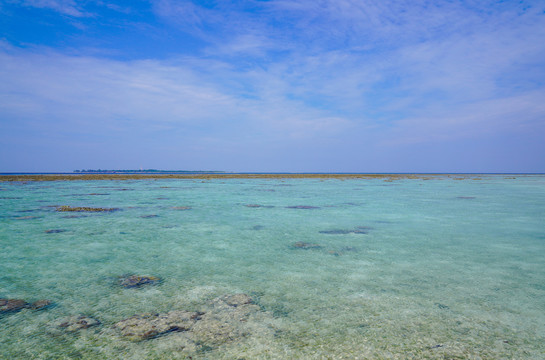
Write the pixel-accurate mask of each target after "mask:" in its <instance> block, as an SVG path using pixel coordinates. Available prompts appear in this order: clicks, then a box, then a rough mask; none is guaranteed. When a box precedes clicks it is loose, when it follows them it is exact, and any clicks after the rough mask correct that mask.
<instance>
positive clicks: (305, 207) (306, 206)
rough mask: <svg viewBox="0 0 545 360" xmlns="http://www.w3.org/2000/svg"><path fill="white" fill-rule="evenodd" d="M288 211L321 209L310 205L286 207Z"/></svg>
mask: <svg viewBox="0 0 545 360" xmlns="http://www.w3.org/2000/svg"><path fill="white" fill-rule="evenodd" d="M286 208H287V209H309V210H311V209H319V207H318V206H309V205H295V206H286Z"/></svg>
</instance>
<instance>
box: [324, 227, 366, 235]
mask: <svg viewBox="0 0 545 360" xmlns="http://www.w3.org/2000/svg"><path fill="white" fill-rule="evenodd" d="M371 229H372V228H371V227H370V226H356V227H355V228H354V229H332V230H321V231H319V233H320V234H328V235H346V234H368V233H369V230H371Z"/></svg>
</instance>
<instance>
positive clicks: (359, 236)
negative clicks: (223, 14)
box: [0, 174, 545, 360]
mask: <svg viewBox="0 0 545 360" xmlns="http://www.w3.org/2000/svg"><path fill="white" fill-rule="evenodd" d="M63 207H64V208H63ZM67 207H71V208H67ZM76 207H82V208H87V210H89V208H94V209H95V210H96V209H98V208H102V209H107V210H108V211H61V210H62V209H65V210H66V209H72V210H77V209H75V208H76ZM80 210H82V209H80ZM131 276H132V279H133V280H134V279H138V280H135V281H134V282H133V283H131V282H130V280H129V281H128V280H127V279H130V278H131ZM127 281H128V282H127ZM139 281H140V282H139ZM127 284H129V286H127ZM0 299H3V300H0V309H2V307H1V305H2V304H4V308H3V309H4V310H0V359H536V360H537V359H540V360H541V359H544V358H545V176H544V175H523V174H522V175H520V174H517V175H501V174H497V175H487V174H485V175H434V176H427V177H415V178H405V177H396V178H386V177H385V178H365V179H357V178H346V179H330V178H311V179H305V178H296V179H289V178H270V179H265V178H259V179H222V178H212V179H141V180H93V181H83V180H74V181H29V182H25V181H22V182H0ZM8 299H10V300H11V302H9V303H8ZM233 299H238V300H236V301H235V300H233ZM14 300H21V301H19V304H24V305H21V306H18V307H17V306H15V307H13V308H11V309H8V305H9V304H16V303H17V302H16V301H14ZM43 300H47V301H43ZM37 302H38V303H37ZM40 303H41V304H42V305H43V306H38V305H36V304H40ZM33 304H34V305H33ZM181 311H186V312H190V313H191V314H194V316H193V315H192V318H191V320H188V322H186V323H187V324H188V325H187V326H186V325H184V326H182V325H180V324H179V323H176V321H174V320H173V322H172V323H168V322H169V321H170V320H169V319H172V318H173V317H174V314H180V313H181ZM127 321H129V322H130V321H133V322H135V324H136V323H138V324H137V325H135V324H133V325H131V326H133V327H131V326H128V325H127V324H128V322H127ZM161 321H162V323H161ZM165 324H166V325H165ZM138 326H140V328H138ZM131 329H132V330H131ZM131 331H132V332H131Z"/></svg>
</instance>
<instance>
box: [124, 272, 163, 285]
mask: <svg viewBox="0 0 545 360" xmlns="http://www.w3.org/2000/svg"><path fill="white" fill-rule="evenodd" d="M160 281H161V279H160V278H158V277H156V276H141V275H129V276H122V277H120V278H119V285H121V286H123V287H124V288H135V287H141V286H143V285H156V284H158V283H159V282H160Z"/></svg>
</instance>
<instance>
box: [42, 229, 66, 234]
mask: <svg viewBox="0 0 545 360" xmlns="http://www.w3.org/2000/svg"><path fill="white" fill-rule="evenodd" d="M65 231H66V230H65V229H50V230H46V231H45V233H46V234H59V233H63V232H65Z"/></svg>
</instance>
